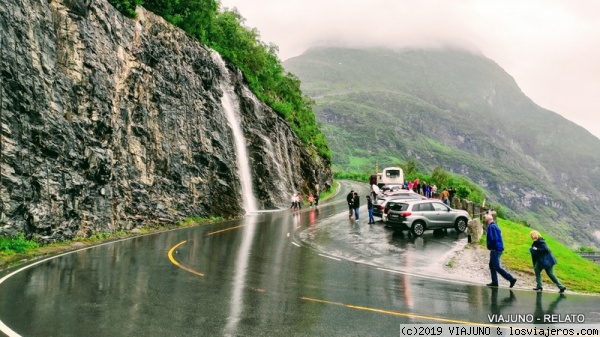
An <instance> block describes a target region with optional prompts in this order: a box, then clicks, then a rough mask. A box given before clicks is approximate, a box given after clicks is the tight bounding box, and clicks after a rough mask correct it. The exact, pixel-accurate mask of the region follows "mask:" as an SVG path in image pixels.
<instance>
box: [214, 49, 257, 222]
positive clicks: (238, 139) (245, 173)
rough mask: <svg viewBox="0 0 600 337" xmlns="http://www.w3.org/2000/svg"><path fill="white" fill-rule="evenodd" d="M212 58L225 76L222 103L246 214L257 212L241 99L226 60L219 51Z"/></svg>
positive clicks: (222, 84)
mask: <svg viewBox="0 0 600 337" xmlns="http://www.w3.org/2000/svg"><path fill="white" fill-rule="evenodd" d="M212 58H213V60H214V61H215V63H216V64H217V65H218V66H219V69H220V70H221V72H222V74H223V77H222V81H221V90H222V91H223V97H221V105H222V106H223V112H225V117H226V118H227V121H228V122H229V126H230V127H231V131H232V133H233V138H234V142H235V155H236V157H237V164H238V172H239V176H240V183H241V185H242V200H243V203H244V210H245V211H246V214H249V213H253V212H256V210H257V207H256V198H255V197H254V192H253V191H254V189H253V187H252V173H251V171H250V164H249V163H248V153H247V151H246V137H244V133H243V132H242V128H241V127H240V124H241V123H240V119H239V117H238V116H239V110H240V109H239V106H240V104H239V101H238V99H237V96H236V94H235V92H234V90H233V86H232V85H231V81H230V79H229V70H228V69H227V66H225V61H223V58H221V55H220V54H219V53H217V52H213V53H212Z"/></svg>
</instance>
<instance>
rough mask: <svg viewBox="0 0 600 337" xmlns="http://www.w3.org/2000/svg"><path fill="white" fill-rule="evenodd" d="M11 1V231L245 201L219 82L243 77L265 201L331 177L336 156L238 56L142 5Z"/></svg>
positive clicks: (239, 87)
mask: <svg viewBox="0 0 600 337" xmlns="http://www.w3.org/2000/svg"><path fill="white" fill-rule="evenodd" d="M139 12H140V13H139V18H138V19H137V20H130V19H128V18H125V17H123V16H122V15H121V14H120V13H118V12H117V11H116V10H115V9H114V8H113V7H112V6H111V5H110V4H108V3H107V2H106V1H104V0H98V1H93V2H91V1H86V0H53V1H50V2H49V1H46V0H42V1H33V0H3V1H1V2H0V84H1V89H0V120H1V126H2V128H1V146H0V150H1V151H0V152H1V157H0V165H1V172H0V173H1V174H0V176H1V188H0V198H1V200H0V201H1V202H0V205H1V206H0V207H1V208H2V214H1V217H2V218H1V225H2V227H0V234H14V233H17V232H24V233H26V235H28V236H38V237H40V238H41V239H42V240H48V241H52V240H62V239H70V238H72V237H74V236H77V235H82V236H83V235H88V234H90V233H92V232H94V231H115V230H120V229H131V228H133V227H136V226H138V225H141V224H159V223H168V222H174V221H177V220H179V219H182V218H184V217H187V216H192V215H197V216H223V217H230V216H236V215H240V214H243V213H244V209H243V203H242V195H241V192H240V190H241V183H240V178H239V176H240V174H239V171H238V167H237V163H236V151H235V146H234V139H233V135H232V131H231V128H230V126H229V124H228V122H227V120H226V118H225V116H224V113H223V107H222V105H221V97H222V95H223V91H222V90H221V88H220V85H221V83H224V82H228V83H231V85H232V86H233V88H234V91H235V93H236V96H237V99H236V101H237V102H239V110H240V113H239V116H238V118H239V119H240V124H241V127H242V130H243V133H244V136H245V138H246V143H247V149H248V157H249V158H248V160H249V164H250V167H251V171H252V172H251V176H252V183H253V186H254V195H255V196H256V199H257V200H258V207H259V208H267V209H273V208H281V207H287V206H288V200H289V197H290V193H291V192H293V191H294V190H298V191H300V192H301V193H303V194H304V195H306V194H307V193H309V191H314V189H315V185H316V184H319V185H320V187H321V189H323V188H327V187H328V186H330V185H331V183H332V176H331V171H330V169H329V167H328V166H327V165H326V164H325V163H324V162H323V161H321V160H320V159H318V158H317V159H315V158H316V157H315V156H313V155H311V153H310V152H309V151H307V150H306V149H305V148H304V146H303V145H302V144H301V142H300V140H299V139H298V138H297V137H296V136H295V134H294V133H293V132H292V130H291V128H290V127H289V125H288V124H287V122H285V121H284V120H283V119H282V118H280V117H279V116H278V115H277V114H276V113H275V112H274V111H273V110H272V109H271V108H269V107H268V106H266V105H265V104H263V103H261V102H259V101H258V100H257V99H256V98H255V97H254V96H253V95H252V94H251V93H250V91H249V90H248V89H247V87H246V86H245V85H244V80H243V76H242V74H241V73H240V72H239V70H237V69H235V68H234V67H233V66H231V65H227V68H228V69H227V70H228V71H223V69H222V68H219V66H218V65H217V64H215V61H213V57H212V56H211V54H212V53H213V52H211V51H210V50H208V49H207V48H206V47H204V46H203V45H202V44H200V43H199V42H198V41H196V40H194V39H192V38H190V37H188V36H187V35H186V34H185V33H183V32H182V31H180V30H179V29H177V28H175V27H173V26H171V25H169V24H168V23H166V22H164V21H163V20H162V19H161V18H159V17H156V16H155V15H153V14H152V13H149V12H146V11H144V10H143V9H140V10H139Z"/></svg>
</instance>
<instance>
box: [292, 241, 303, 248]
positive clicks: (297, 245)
mask: <svg viewBox="0 0 600 337" xmlns="http://www.w3.org/2000/svg"><path fill="white" fill-rule="evenodd" d="M292 244H293V245H294V246H296V247H298V248H300V247H301V246H300V245H299V244H297V243H295V242H294V241H292Z"/></svg>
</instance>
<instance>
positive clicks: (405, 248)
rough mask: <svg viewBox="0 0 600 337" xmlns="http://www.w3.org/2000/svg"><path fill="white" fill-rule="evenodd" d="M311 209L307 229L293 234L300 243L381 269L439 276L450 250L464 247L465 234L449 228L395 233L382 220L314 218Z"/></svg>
mask: <svg viewBox="0 0 600 337" xmlns="http://www.w3.org/2000/svg"><path fill="white" fill-rule="evenodd" d="M318 212H319V211H318V210H314V209H313V210H311V211H310V212H309V213H308V215H307V216H308V217H309V218H310V219H311V221H310V222H309V226H308V228H304V229H301V230H299V231H298V232H297V233H296V235H297V238H298V240H299V241H300V242H302V243H304V244H306V245H307V246H309V247H311V248H312V249H315V250H317V251H319V252H321V253H324V254H327V255H331V256H335V257H338V258H342V259H345V260H349V261H353V262H357V263H364V264H369V265H373V266H377V267H381V268H389V269H393V270H398V271H405V272H411V273H418V274H422V275H431V276H438V275H439V274H440V272H441V271H443V267H444V265H445V264H446V263H447V261H448V259H449V258H450V257H451V255H452V253H453V252H454V251H455V250H457V249H460V248H462V247H463V246H464V244H465V243H466V241H467V236H466V234H464V233H458V232H456V231H454V230H452V229H449V230H447V231H443V230H439V231H428V232H425V234H423V235H422V236H420V237H415V236H414V235H411V234H409V233H408V232H406V231H405V232H403V233H395V232H394V231H392V230H391V229H390V228H386V227H385V226H384V224H383V223H382V222H376V223H375V224H374V225H369V224H367V222H366V221H364V220H360V221H354V220H349V219H348V217H347V215H346V214H338V215H335V216H332V217H329V218H326V219H319V222H318V225H317V224H316V221H314V220H313V219H316V218H317V217H318V214H319V213H318Z"/></svg>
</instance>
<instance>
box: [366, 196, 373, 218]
mask: <svg viewBox="0 0 600 337" xmlns="http://www.w3.org/2000/svg"><path fill="white" fill-rule="evenodd" d="M366 198H367V212H368V213H369V225H373V224H374V223H375V218H374V217H373V200H371V197H370V196H368V195H367V196H366Z"/></svg>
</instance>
